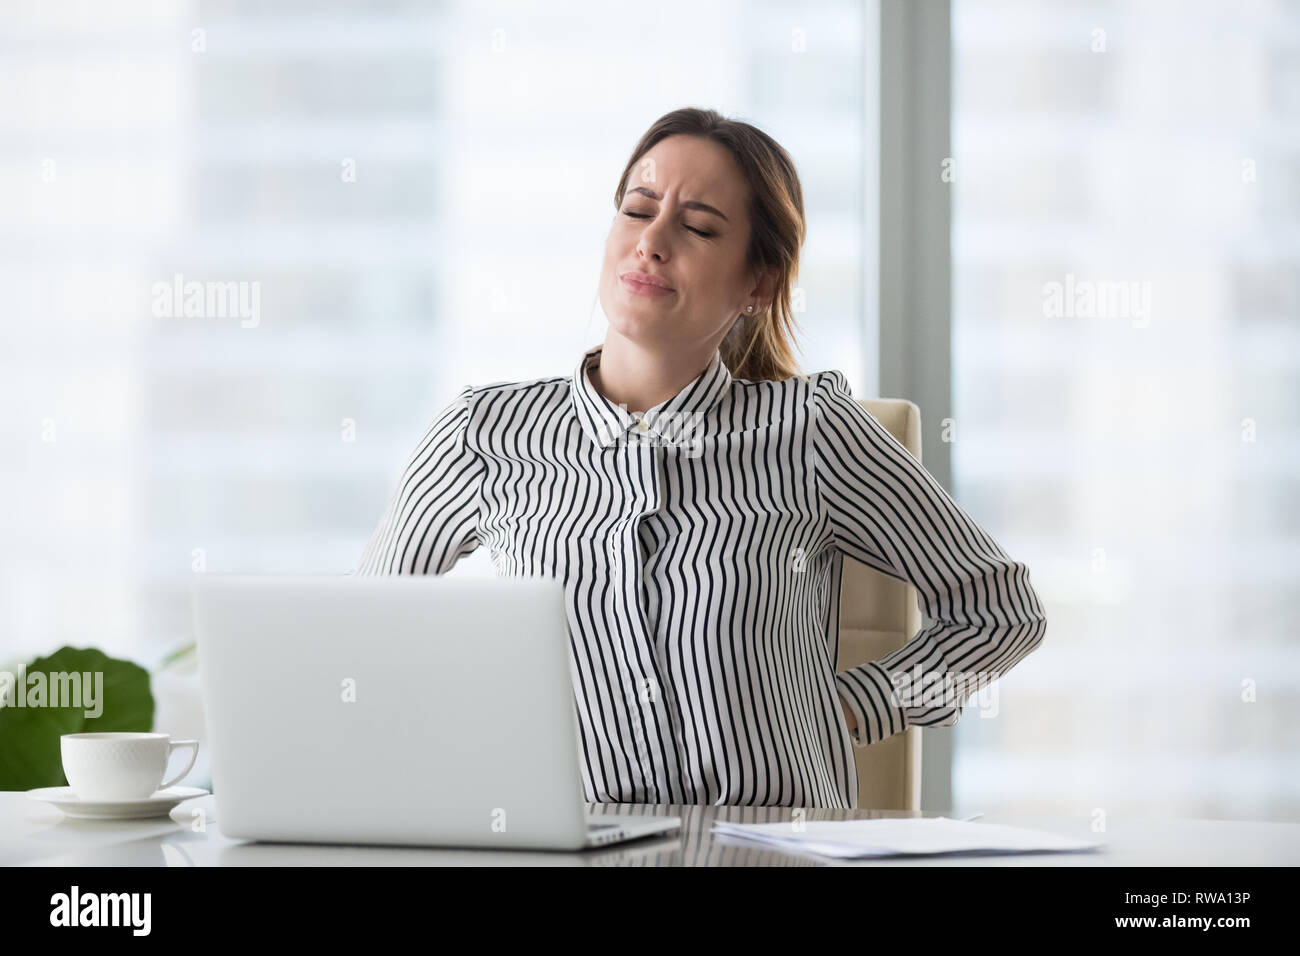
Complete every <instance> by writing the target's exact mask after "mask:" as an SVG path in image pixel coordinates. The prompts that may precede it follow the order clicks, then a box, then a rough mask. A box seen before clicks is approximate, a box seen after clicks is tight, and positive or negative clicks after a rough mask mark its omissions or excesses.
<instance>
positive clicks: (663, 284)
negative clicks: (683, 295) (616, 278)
mask: <svg viewBox="0 0 1300 956" xmlns="http://www.w3.org/2000/svg"><path fill="white" fill-rule="evenodd" d="M620 278H621V279H623V281H624V282H634V283H636V284H637V285H644V286H649V287H650V288H653V289H663V290H665V291H666V292H671V291H672V289H673V287H672V286H671V285H669V284H668V282H667V281H666V280H664V279H661V278H660V277H659V276H656V275H651V274H650V273H648V272H635V271H634V272H624V273H623V275H622V276H620Z"/></svg>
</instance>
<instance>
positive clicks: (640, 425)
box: [636, 418, 650, 432]
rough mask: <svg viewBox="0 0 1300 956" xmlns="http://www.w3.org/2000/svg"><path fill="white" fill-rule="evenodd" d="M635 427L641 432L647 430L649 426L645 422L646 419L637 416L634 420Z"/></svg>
mask: <svg viewBox="0 0 1300 956" xmlns="http://www.w3.org/2000/svg"><path fill="white" fill-rule="evenodd" d="M636 428H637V431H641V432H648V431H649V430H650V426H649V425H648V424H646V420H645V419H644V418H638V419H637V420H636Z"/></svg>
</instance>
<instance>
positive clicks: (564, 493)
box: [357, 109, 1046, 807]
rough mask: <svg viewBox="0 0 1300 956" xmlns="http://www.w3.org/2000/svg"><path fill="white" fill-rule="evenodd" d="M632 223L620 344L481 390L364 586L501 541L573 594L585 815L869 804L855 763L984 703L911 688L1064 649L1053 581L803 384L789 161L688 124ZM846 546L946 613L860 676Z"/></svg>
mask: <svg viewBox="0 0 1300 956" xmlns="http://www.w3.org/2000/svg"><path fill="white" fill-rule="evenodd" d="M615 208H616V210H617V212H616V215H615V219H614V222H613V225H612V226H611V228H610V231H609V236H608V238H607V239H606V242H605V256H604V264H603V266H602V270H601V278H600V301H601V304H602V307H603V309H604V312H605V314H606V316H607V317H608V318H609V331H608V333H607V334H606V337H605V341H604V344H603V345H601V346H597V347H595V348H592V349H590V350H589V351H587V352H586V353H585V354H584V355H583V356H582V359H581V361H580V362H579V363H578V366H577V368H576V369H575V370H574V372H573V373H572V375H568V376H551V377H547V378H539V379H534V380H531V381H522V382H498V383H493V384H489V385H482V386H466V387H465V388H464V389H462V390H461V391H460V393H459V395H458V396H457V398H456V400H455V401H454V402H452V403H451V404H450V405H449V406H448V407H447V408H446V409H444V410H443V411H442V413H441V414H440V415H439V416H438V417H437V419H436V420H435V421H434V422H433V424H432V426H431V427H430V428H429V430H428V432H427V434H426V435H425V437H424V439H423V440H422V441H421V443H420V445H419V447H418V448H417V449H416V451H415V453H414V454H413V455H412V457H411V459H410V461H409V463H408V465H407V467H406V470H405V473H404V474H403V476H402V480H401V482H400V485H399V487H398V489H397V491H396V493H395V494H394V496H393V498H392V501H391V503H390V504H389V507H388V510H387V512H386V513H385V515H384V516H383V518H382V520H381V521H380V523H379V526H378V527H377V528H376V529H375V532H374V535H373V537H372V538H371V540H370V543H369V545H368V546H367V548H366V550H365V552H364V555H363V557H362V560H361V563H360V565H359V567H358V570H357V573H359V574H443V573H445V572H447V571H449V570H451V568H452V566H453V565H455V563H456V562H457V560H459V559H460V557H461V556H463V555H465V554H468V553H469V552H471V551H473V550H474V549H475V548H477V547H479V546H480V545H483V544H486V545H487V546H488V547H489V548H490V549H491V552H492V555H493V560H494V562H495V564H496V567H497V570H498V573H499V574H502V575H530V576H531V575H545V576H549V577H555V578H558V579H561V580H562V581H563V582H564V585H565V593H566V598H567V600H566V605H567V609H568V617H569V630H570V634H571V650H572V654H571V667H572V673H573V680H574V696H575V702H576V706H577V713H578V718H579V726H580V729H581V744H582V751H581V756H582V762H583V786H584V790H585V795H586V799H587V800H588V801H591V802H634V803H687V804H710V803H713V804H743V805H778V806H823V807H853V806H855V805H856V803H857V797H858V780H857V774H856V771H855V765H854V760H853V751H852V746H859V747H861V746H867V745H868V744H871V743H873V742H875V741H878V740H880V739H882V738H884V737H887V736H889V735H891V734H896V733H898V732H899V731H901V730H903V729H904V728H905V727H907V726H909V725H912V724H917V725H920V726H927V727H933V726H946V725H950V724H953V723H955V722H956V720H957V718H958V716H959V714H960V708H961V705H962V704H963V703H964V701H965V699H966V697H968V696H969V691H967V692H966V693H964V694H962V695H960V696H958V697H954V699H953V700H950V701H946V702H944V701H940V702H939V705H938V706H936V705H935V702H933V701H929V702H925V703H921V702H917V701H916V700H915V699H914V698H911V697H908V696H907V695H899V694H898V693H896V690H897V688H899V687H902V686H904V685H903V682H904V681H905V680H907V679H909V678H914V677H915V676H917V675H918V674H919V673H925V674H931V673H935V674H939V675H944V676H947V675H949V673H950V672H957V671H960V672H962V674H966V673H970V672H979V673H981V674H984V675H987V674H988V673H989V672H995V673H1004V672H1005V671H1007V670H1008V669H1009V668H1011V667H1012V666H1013V665H1014V664H1015V663H1016V662H1017V661H1019V660H1020V659H1021V658H1023V657H1024V656H1025V655H1026V654H1028V653H1029V652H1030V651H1031V650H1033V649H1034V648H1035V647H1037V646H1038V644H1039V643H1040V642H1041V641H1042V638H1043V634H1044V631H1045V625H1046V619H1045V617H1044V614H1043V611H1042V608H1041V607H1040V605H1039V602H1038V598H1037V596H1036V595H1035V593H1034V591H1033V589H1032V588H1031V587H1030V583H1029V575H1028V570H1027V569H1026V567H1025V566H1024V565H1023V564H1021V563H1019V562H1015V561H1012V560H1011V559H1010V558H1008V557H1007V555H1006V554H1005V553H1004V552H1003V551H1002V550H1001V548H999V547H998V545H997V544H995V543H994V541H993V540H992V539H991V538H990V537H989V535H988V534H986V533H985V532H984V531H983V530H982V529H980V528H979V527H978V526H977V525H976V524H975V523H974V522H973V521H972V520H971V519H970V517H969V516H968V515H966V514H965V512H963V511H962V510H961V509H960V508H959V507H958V506H957V505H956V504H955V503H954V502H953V501H952V499H951V498H950V497H949V496H948V495H947V494H946V493H945V492H944V491H943V489H942V488H941V487H940V486H939V485H938V483H936V482H935V480H934V479H933V478H932V477H931V476H930V475H929V474H928V473H927V472H926V471H925V470H924V469H922V467H921V466H920V465H919V464H918V463H917V462H916V460H915V459H914V458H912V457H911V455H909V454H908V453H907V452H906V450H905V449H904V448H903V447H902V446H901V445H900V444H899V443H898V442H897V441H896V440H895V439H894V438H893V437H892V436H891V435H890V434H889V433H888V432H887V431H886V430H885V429H884V428H883V427H882V426H881V425H880V424H879V423H878V422H877V421H876V420H875V419H874V418H873V417H872V416H871V415H869V414H868V413H867V412H866V411H865V410H864V409H863V408H862V406H861V405H859V404H858V403H857V401H856V400H854V398H853V396H852V395H851V393H850V391H849V387H848V383H847V382H846V380H845V378H844V375H843V374H842V373H841V372H839V371H828V372H820V373H817V374H814V375H812V376H805V375H800V374H798V372H797V369H796V368H795V364H794V362H793V360H792V353H791V348H790V340H791V332H792V329H793V320H792V316H791V306H790V290H791V286H792V284H793V280H794V276H795V274H796V271H797V265H798V256H799V249H800V247H801V246H802V244H803V238H804V217H803V200H802V192H801V189H800V185H799V180H798V178H797V175H796V173H795V169H794V166H793V164H792V163H791V161H790V158H789V156H788V155H787V154H786V152H785V150H784V149H782V147H781V146H780V145H778V144H777V143H776V142H774V141H773V140H772V139H771V138H770V137H769V136H767V135H766V134H765V133H763V132H761V131H759V130H758V129H755V128H754V127H752V126H750V125H748V124H745V123H740V122H735V121H731V120H727V119H724V118H723V117H721V116H720V115H718V114H717V113H716V112H713V111H711V110H697V109H682V110H677V111H675V112H672V113H669V114H667V115H666V116H664V117H662V118H661V119H659V120H658V121H657V122H656V123H655V124H654V125H653V126H652V127H651V128H650V130H649V131H648V132H647V133H646V134H645V135H644V136H643V137H642V139H641V142H640V143H638V145H637V147H636V149H635V150H634V151H633V154H632V158H631V159H630V160H629V162H628V164H627V166H626V168H625V169H624V171H623V176H622V178H621V179H620V182H619V186H618V188H617V190H616V192H615ZM628 409H638V410H643V411H634V412H631V413H629V412H628ZM844 554H849V555H852V556H853V557H855V558H857V559H858V560H860V561H863V562H865V563H866V564H867V565H869V566H871V567H873V568H875V569H877V570H879V571H882V572H883V573H885V574H888V575H891V576H893V577H895V578H899V579H903V580H907V581H909V582H911V583H912V584H914V585H915V586H916V588H917V590H918V592H919V595H920V600H921V602H922V606H923V608H924V610H925V611H926V614H927V616H928V618H930V619H931V620H930V623H928V624H927V626H926V627H924V628H923V629H922V630H921V631H919V632H918V633H917V634H916V636H915V637H913V638H912V640H911V641H910V642H909V643H907V644H906V645H905V646H904V647H902V648H900V649H899V650H897V651H895V652H894V653H891V654H889V655H888V656H887V657H885V658H883V659H881V660H879V661H875V662H872V663H869V664H864V665H862V666H861V667H857V668H854V669H851V670H849V671H846V672H844V673H842V674H838V675H837V674H835V673H834V668H835V661H836V655H837V647H838V620H837V613H836V609H837V608H838V606H839V604H838V589H839V583H840V568H841V562H842V556H843V555H844ZM918 667H919V668H921V671H919V672H918V671H917V670H915V668H918Z"/></svg>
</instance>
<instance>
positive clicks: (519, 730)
mask: <svg viewBox="0 0 1300 956" xmlns="http://www.w3.org/2000/svg"><path fill="white" fill-rule="evenodd" d="M192 598H193V610H194V629H195V635H196V637H197V642H198V657H199V670H200V681H201V683H202V688H203V705H204V712H205V718H206V725H207V734H208V748H209V756H210V758H211V766H212V791H213V797H214V799H215V801H216V822H217V825H218V826H219V827H220V828H221V831H222V832H223V833H224V834H225V835H227V836H230V837H234V838H239V839H249V840H267V841H277V842H297V843H355V844H377V845H385V844H386V845H404V846H457V847H501V848H510V849H525V848H526V849H554V850H577V849H582V848H584V847H592V846H599V845H603V844H608V843H616V842H619V841H623V840H632V839H637V838H640V837H645V836H650V835H653V834H662V833H666V832H673V831H677V830H678V829H679V828H680V820H679V819H678V818H677V817H668V816H656V815H653V814H646V815H621V814H619V815H614V814H610V815H589V814H588V813H587V806H586V804H585V803H584V801H583V793H582V782H581V777H580V775H579V774H580V769H579V764H578V753H579V738H578V725H577V714H576V713H575V710H574V699H573V685H572V678H571V676H570V671H569V634H568V622H567V618H566V616H565V609H564V588H563V585H562V584H561V583H560V582H559V581H556V580H553V579H549V578H493V579H468V580H455V579H453V578H451V577H449V576H424V575H389V576H381V577H369V576H366V577H354V576H351V575H339V576H330V575H319V576H310V575H308V576H265V577H264V576H251V575H214V574H202V575H199V576H197V577H196V578H195V580H194V586H193V593H192Z"/></svg>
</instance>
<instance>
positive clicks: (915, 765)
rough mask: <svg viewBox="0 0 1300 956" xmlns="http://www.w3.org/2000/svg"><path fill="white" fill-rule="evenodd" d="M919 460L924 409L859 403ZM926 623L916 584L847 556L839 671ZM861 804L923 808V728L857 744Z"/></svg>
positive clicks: (896, 402) (893, 646) (889, 401)
mask: <svg viewBox="0 0 1300 956" xmlns="http://www.w3.org/2000/svg"><path fill="white" fill-rule="evenodd" d="M859 404H860V405H862V406H863V407H864V408H865V409H866V410H867V411H868V412H870V413H871V414H872V415H873V416H875V418H876V420H877V421H879V422H880V424H882V425H883V426H885V428H886V429H887V430H888V431H889V433H890V434H892V435H893V436H894V437H895V438H897V439H898V441H899V442H900V443H901V444H902V445H903V447H904V448H906V449H907V450H908V451H909V452H910V453H911V455H912V457H913V458H915V459H916V460H917V461H918V462H919V461H920V460H921V410H920V409H919V408H917V406H916V405H915V404H913V403H912V402H909V401H906V400H903V399H893V398H879V399H866V400H862V401H860V402H859ZM920 627H921V610H920V608H919V607H918V605H917V594H916V588H915V587H913V586H912V585H911V584H908V583H907V582H905V581H899V580H897V579H896V578H891V577H889V575H887V574H881V573H880V572H879V571H876V570H875V569H874V568H869V567H867V566H866V565H865V564H863V563H862V562H861V561H858V560H857V559H856V558H851V557H849V556H848V555H847V554H846V555H844V564H843V567H842V569H841V572H840V646H839V660H838V661H837V662H836V666H835V670H836V673H839V672H840V671H843V670H847V669H848V668H850V667H856V666H858V665H859V664H865V663H867V662H868V661H874V660H879V659H880V658H882V657H884V656H885V655H886V654H888V653H889V652H890V651H894V650H897V649H898V648H900V647H902V646H903V644H905V643H906V642H907V641H908V640H909V639H910V638H911V637H912V635H913V634H915V633H916V632H917V631H918V630H920ZM853 755H854V758H855V759H856V761H857V769H858V807H860V808H861V809H863V810H920V809H921V728H920V727H908V728H907V729H906V730H904V731H903V732H902V733H898V734H894V735H893V736H891V737H886V738H885V739H884V740H880V741H877V742H876V743H874V744H870V745H868V746H866V747H854V748H853Z"/></svg>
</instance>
